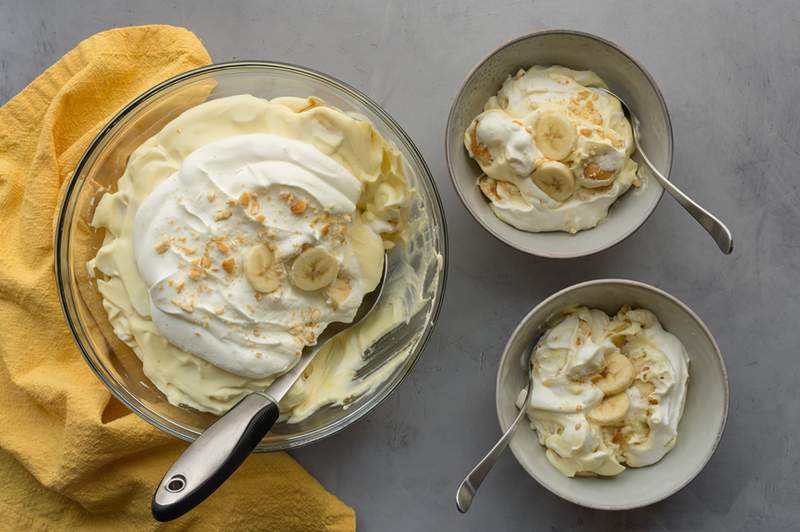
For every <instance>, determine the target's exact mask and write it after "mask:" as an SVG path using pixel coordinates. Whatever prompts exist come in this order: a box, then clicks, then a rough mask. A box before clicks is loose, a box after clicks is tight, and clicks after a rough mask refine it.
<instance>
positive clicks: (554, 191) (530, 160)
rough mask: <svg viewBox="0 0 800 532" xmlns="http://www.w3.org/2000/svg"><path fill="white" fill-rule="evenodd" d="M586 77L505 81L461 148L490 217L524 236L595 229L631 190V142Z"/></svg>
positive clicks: (544, 73) (612, 102) (548, 71)
mask: <svg viewBox="0 0 800 532" xmlns="http://www.w3.org/2000/svg"><path fill="white" fill-rule="evenodd" d="M592 86H595V87H597V86H600V87H604V86H605V84H604V83H603V81H602V80H601V79H600V78H599V77H598V76H597V75H596V74H595V73H594V72H591V71H575V70H570V69H568V68H564V67H560V66H551V67H543V66H534V67H532V68H530V69H529V70H527V71H524V70H520V71H519V72H518V73H517V74H516V75H515V76H513V77H511V76H509V77H508V79H506V81H505V82H504V83H503V86H502V88H501V89H500V91H499V92H498V94H497V95H496V96H493V97H491V98H490V99H489V101H488V102H487V103H486V105H485V107H484V112H482V113H481V114H480V115H478V116H477V117H476V118H475V119H474V120H473V121H472V123H471V124H470V126H469V127H468V128H467V131H466V132H465V135H464V143H465V146H466V148H467V151H468V152H469V154H470V156H471V157H472V158H473V159H475V160H476V161H477V163H478V164H479V165H480V167H481V170H482V171H483V172H484V174H485V175H483V176H481V177H480V178H479V180H478V185H479V187H480V189H481V191H482V192H483V194H484V195H485V196H486V197H487V198H488V199H489V200H490V201H491V208H492V210H493V212H494V213H495V215H496V216H497V217H498V218H500V219H501V220H503V221H504V222H506V223H508V224H510V225H512V226H514V227H516V228H518V229H521V230H524V231H530V232H542V231H566V232H570V233H576V232H578V231H580V230H582V229H589V228H592V227H595V226H596V225H597V224H598V223H600V222H601V221H602V220H603V219H604V218H605V217H606V216H607V215H608V210H609V208H610V206H611V205H612V204H613V203H614V202H615V201H616V199H617V198H619V197H620V196H621V195H623V194H624V193H625V192H626V191H627V190H628V189H629V188H630V187H631V185H634V186H637V187H638V186H640V185H641V184H642V182H641V181H640V180H639V178H638V177H637V169H638V166H637V164H636V163H635V162H633V161H632V160H631V159H630V156H631V154H632V153H633V150H634V145H633V136H632V132H631V127H630V124H629V122H628V120H627V119H626V118H625V115H624V113H623V112H622V107H621V106H620V103H619V102H618V101H617V100H616V99H615V98H613V97H611V96H609V95H608V94H605V93H602V92H599V91H593V90H591V87H592Z"/></svg>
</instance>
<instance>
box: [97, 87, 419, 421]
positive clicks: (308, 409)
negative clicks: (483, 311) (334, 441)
mask: <svg viewBox="0 0 800 532" xmlns="http://www.w3.org/2000/svg"><path fill="white" fill-rule="evenodd" d="M412 194H413V191H412V189H411V187H410V185H409V183H408V182H407V180H406V177H405V173H404V168H403V162H402V160H401V156H400V154H399V152H398V151H397V149H396V148H395V147H394V146H392V145H391V144H390V143H388V142H387V141H386V140H384V139H383V137H382V136H381V135H380V134H379V133H378V132H377V131H376V130H375V128H374V127H373V126H372V124H371V123H370V122H369V121H367V120H366V119H364V118H363V117H360V116H351V115H348V114H346V113H344V112H342V111H340V110H338V109H336V108H333V107H330V106H328V105H326V104H325V103H324V102H323V101H321V100H319V99H317V98H313V97H312V98H293V97H284V98H276V99H273V100H265V99H261V98H256V97H253V96H248V95H238V96H230V97H226V98H220V99H216V100H211V101H208V102H206V103H203V104H201V105H198V106H196V107H194V108H191V109H189V110H188V111H186V112H184V113H183V114H181V115H180V116H179V117H177V118H176V119H174V120H173V121H172V122H170V123H169V124H167V125H166V126H165V127H164V128H163V129H162V130H161V131H160V132H159V133H157V134H156V135H155V136H153V137H152V138H150V139H149V140H148V141H146V142H145V143H144V144H143V145H141V146H140V147H139V148H137V149H136V150H135V151H134V152H133V153H132V154H131V156H130V158H129V160H128V163H127V166H126V169H125V172H124V174H123V175H122V176H121V177H120V179H119V180H118V182H117V190H116V191H115V192H113V193H112V192H108V193H106V194H105V195H103V197H102V198H101V200H100V202H99V204H98V205H97V208H96V210H95V214H94V218H93V222H92V225H93V226H94V227H96V228H102V229H105V237H104V241H103V245H102V247H101V248H100V249H99V251H98V252H97V255H96V256H95V258H94V259H92V260H91V261H90V262H89V263H88V268H89V270H90V272H91V273H92V274H94V275H96V277H97V287H98V290H99V291H100V293H101V295H102V297H103V306H104V308H105V310H106V312H107V314H108V317H109V321H110V323H111V325H112V326H113V328H114V333H115V334H116V335H117V336H118V337H119V338H120V339H121V340H122V341H124V342H125V343H126V344H127V345H128V346H130V347H131V348H132V349H133V351H134V352H135V353H136V354H137V356H138V357H139V358H140V359H141V360H142V362H143V369H144V373H145V375H147V377H148V378H149V379H150V380H151V381H152V382H153V383H154V384H155V385H156V387H157V388H158V389H159V390H160V391H161V392H163V393H164V395H165V396H166V397H167V399H168V400H169V401H170V402H171V403H173V404H175V405H184V406H190V407H193V408H195V409H197V410H201V411H206V412H212V413H215V414H221V413H224V412H225V411H226V410H228V409H229V408H230V407H232V406H233V405H234V404H235V403H236V402H237V401H238V400H239V399H241V398H242V397H243V396H245V395H246V394H248V393H250V392H251V391H255V390H259V389H263V388H264V387H266V386H267V385H269V383H270V382H272V381H273V380H274V379H275V378H276V377H278V376H279V375H281V374H283V373H285V372H286V371H288V370H289V369H290V368H291V367H293V366H294V364H295V363H296V362H297V360H298V358H299V357H300V355H301V353H302V351H303V349H304V348H306V347H307V346H310V345H314V344H315V343H316V341H317V338H318V337H319V335H320V334H321V333H322V331H323V330H324V329H325V327H326V326H327V325H328V324H329V323H331V322H334V321H336V322H349V321H352V319H353V317H354V316H355V313H356V311H357V309H358V307H359V305H360V303H361V300H362V298H363V297H364V295H365V294H367V293H368V292H370V291H371V290H373V289H374V288H375V287H376V286H377V284H378V283H379V281H380V278H381V274H382V271H383V268H384V264H383V263H384V254H385V251H386V250H388V249H392V248H396V247H397V248H399V247H402V246H405V240H406V238H405V237H406V233H407V231H408V225H409V220H408V209H409V205H410V203H411V199H412ZM417 281H418V280H415V279H414V277H413V275H408V276H405V277H404V280H403V282H404V283H406V285H402V284H401V285H398V286H394V287H393V291H392V290H389V292H388V294H387V300H386V302H385V303H382V305H381V306H380V307H379V308H378V309H376V311H375V313H374V316H371V317H370V320H368V323H364V324H360V325H363V326H359V327H356V328H354V330H350V331H347V332H346V333H343V334H342V335H341V336H340V337H337V339H336V340H335V341H332V342H329V344H330V345H328V344H326V346H325V347H324V348H323V352H321V353H320V354H319V355H318V356H317V358H316V359H315V361H314V363H313V364H312V365H311V366H309V369H308V370H306V374H305V375H304V376H303V377H302V378H301V379H299V380H298V382H297V384H296V385H295V387H294V388H293V389H292V391H290V393H289V394H288V395H287V397H286V398H285V399H284V401H283V402H282V404H281V410H282V411H285V412H289V420H290V421H299V420H301V419H304V418H305V417H307V416H308V415H310V414H311V413H312V412H314V411H315V410H316V409H318V408H319V407H321V406H323V405H325V404H331V403H346V402H347V401H349V400H351V399H352V398H353V397H354V396H357V395H359V394H361V393H365V392H366V391H368V390H370V389H372V388H373V387H374V386H375V385H376V384H377V383H378V382H379V381H380V380H381V379H383V378H385V377H386V376H388V374H389V373H390V372H391V370H393V369H394V367H396V366H395V365H394V362H393V363H389V364H387V365H386V367H384V368H382V369H380V370H378V371H375V372H373V373H371V375H370V376H369V378H366V379H361V380H359V379H356V378H355V374H356V370H357V369H358V367H359V365H360V364H362V363H363V356H362V355H363V353H364V351H365V350H366V349H367V348H369V346H370V345H372V344H373V343H374V342H375V341H377V340H378V339H379V338H380V337H381V336H382V335H383V334H385V333H386V332H387V331H389V330H391V329H392V328H394V327H395V326H396V325H398V324H399V323H402V322H403V321H404V320H407V319H408V318H409V315H410V314H413V312H414V311H415V310H416V308H414V305H409V304H405V305H401V304H400V303H398V301H399V299H400V296H399V295H398V294H400V293H408V292H411V293H413V286H411V285H413V284H414V283H416V282H417ZM381 307H382V308H381ZM400 355H401V356H400V357H399V359H398V361H397V362H396V363H400V361H401V360H402V356H403V354H400Z"/></svg>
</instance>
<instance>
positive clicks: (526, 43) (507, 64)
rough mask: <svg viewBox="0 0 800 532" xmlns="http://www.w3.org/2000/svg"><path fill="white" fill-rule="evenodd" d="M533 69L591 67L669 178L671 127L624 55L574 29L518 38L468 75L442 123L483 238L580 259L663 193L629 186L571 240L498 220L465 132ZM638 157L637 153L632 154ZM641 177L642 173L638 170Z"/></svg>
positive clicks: (640, 216) (613, 239) (644, 213)
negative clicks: (516, 77)
mask: <svg viewBox="0 0 800 532" xmlns="http://www.w3.org/2000/svg"><path fill="white" fill-rule="evenodd" d="M533 65H562V66H566V67H569V68H573V69H576V70H593V71H594V72H596V73H597V74H598V75H599V76H600V77H601V78H602V79H603V80H604V81H605V82H606V83H607V84H608V86H609V88H610V89H611V90H613V91H615V92H616V93H617V94H619V95H620V96H621V97H622V98H624V99H625V101H626V102H628V104H629V105H630V106H631V107H632V108H633V111H634V112H635V113H636V114H637V115H638V116H639V118H640V119H641V121H642V127H641V142H642V147H643V149H644V150H645V153H647V156H648V157H649V158H650V160H651V161H652V162H653V164H655V166H656V167H657V168H658V169H659V170H660V171H661V173H662V174H664V175H665V176H667V177H669V172H670V168H671V166H672V125H671V124H670V119H669V113H668V112H667V106H666V103H665V102H664V98H663V97H662V96H661V92H660V91H659V90H658V87H657V86H656V82H655V81H654V80H653V78H652V77H651V76H650V74H648V72H647V71H646V70H645V69H644V67H643V66H642V65H641V64H639V63H638V62H637V61H636V60H635V59H633V58H632V57H631V56H630V55H629V54H627V53H626V52H624V51H623V50H621V49H620V48H619V47H618V46H616V45H615V44H613V43H611V42H609V41H606V40H605V39H601V38H600V37H596V36H594V35H590V34H588V33H581V32H577V31H567V30H551V31H543V32H539V33H533V34H530V35H526V36H524V37H519V38H517V39H514V40H513V41H511V42H509V43H507V44H504V45H503V46H501V47H500V48H498V49H497V50H495V51H494V52H492V53H491V54H489V56H488V57H487V58H486V59H484V60H483V61H481V62H480V63H479V64H478V65H477V66H476V67H475V68H474V69H473V70H472V72H470V74H469V76H468V77H467V79H466V81H465V82H464V84H463V86H462V87H461V90H460V91H459V93H458V96H457V97H456V99H455V101H454V102H453V106H452V108H451V109H450V116H449V118H448V120H447V130H446V135H445V154H446V157H447V167H448V170H449V171H450V178H451V179H452V181H453V185H454V186H455V189H456V192H458V195H459V197H460V198H461V201H462V202H463V203H464V205H465V206H466V207H467V210H469V212H470V214H472V216H473V217H474V218H475V219H476V220H477V221H478V223H480V224H481V225H482V226H483V227H484V228H485V229H486V230H487V231H489V233H491V234H492V235H494V236H495V237H497V238H498V239H500V240H502V241H503V242H505V243H506V244H508V245H509V246H512V247H514V248H516V249H519V250H521V251H524V252H526V253H530V254H532V255H538V256H541V257H549V258H571V257H581V256H584V255H590V254H592V253H597V252H599V251H602V250H604V249H607V248H609V247H611V246H613V245H614V244H617V243H619V242H621V241H622V240H624V239H625V238H626V237H627V236H629V235H630V234H631V233H633V232H634V231H635V230H636V229H637V228H638V227H639V226H641V225H642V224H643V223H644V222H645V220H647V218H648V216H650V214H651V213H652V212H653V210H654V209H655V208H656V205H657V204H658V201H659V200H660V199H661V195H662V193H663V189H662V188H661V187H660V186H659V185H658V183H656V182H655V179H653V178H652V177H650V178H649V179H647V178H646V180H647V183H646V186H645V187H644V188H643V189H641V190H635V189H633V188H632V189H631V190H630V191H628V193H626V194H625V195H624V196H622V197H621V198H619V199H618V200H617V201H616V202H615V203H614V205H613V206H612V207H611V210H610V211H609V215H608V217H607V218H606V219H605V220H604V221H602V222H601V223H600V224H598V226H597V227H595V228H593V229H588V230H585V231H581V232H579V233H578V234H576V235H570V234H568V233H565V232H548V233H529V232H525V231H520V230H519V229H516V228H514V227H512V226H511V225H508V224H506V223H505V222H503V221H501V220H500V219H499V218H497V217H496V216H495V215H494V213H493V212H492V210H491V208H490V207H489V202H488V200H487V199H486V198H485V197H484V196H483V194H481V192H480V190H479V189H478V186H477V179H478V177H479V176H480V175H481V170H480V167H479V166H478V164H477V163H476V162H475V161H473V160H472V159H471V158H470V157H469V154H468V153H467V150H466V149H465V148H464V131H466V129H467V127H468V126H469V124H470V123H471V122H472V120H473V119H474V118H475V117H476V116H477V115H478V114H480V113H481V111H483V106H484V104H485V103H486V100H488V99H489V97H491V96H493V95H495V94H496V93H497V91H498V90H499V89H500V86H501V85H502V83H503V81H504V80H505V79H506V77H507V76H508V75H510V74H511V75H513V74H514V73H515V72H517V71H518V70H519V69H520V68H525V69H527V68H530V67H531V66H533ZM634 159H636V156H634ZM640 172H642V175H645V176H647V174H646V172H647V171H646V170H640Z"/></svg>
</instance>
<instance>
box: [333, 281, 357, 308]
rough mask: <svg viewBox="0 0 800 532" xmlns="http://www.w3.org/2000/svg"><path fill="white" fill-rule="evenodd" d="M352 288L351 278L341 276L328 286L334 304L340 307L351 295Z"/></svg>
mask: <svg viewBox="0 0 800 532" xmlns="http://www.w3.org/2000/svg"><path fill="white" fill-rule="evenodd" d="M351 290H352V285H351V283H350V279H345V278H343V277H339V278H338V279H336V280H335V281H334V282H333V284H331V286H330V287H328V297H329V298H331V301H333V304H334V306H336V307H337V308H338V307H340V306H341V305H342V303H344V302H345V301H346V300H347V298H348V296H350V291H351Z"/></svg>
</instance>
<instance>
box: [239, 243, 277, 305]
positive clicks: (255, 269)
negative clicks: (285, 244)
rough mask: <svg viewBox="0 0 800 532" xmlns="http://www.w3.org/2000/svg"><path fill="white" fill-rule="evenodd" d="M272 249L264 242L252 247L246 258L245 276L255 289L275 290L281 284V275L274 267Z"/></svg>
mask: <svg viewBox="0 0 800 532" xmlns="http://www.w3.org/2000/svg"><path fill="white" fill-rule="evenodd" d="M272 260H273V258H272V251H270V249H269V248H268V247H267V246H266V245H264V244H256V245H255V246H253V247H251V248H250V249H249V250H248V251H247V254H246V255H245V258H244V276H245V278H246V279H247V282H248V283H250V286H252V287H253V289H254V290H257V291H259V292H264V293H267V294H268V293H270V292H274V291H275V290H277V289H278V287H279V286H280V285H281V275H280V273H279V272H277V271H276V270H275V269H274V268H272Z"/></svg>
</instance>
